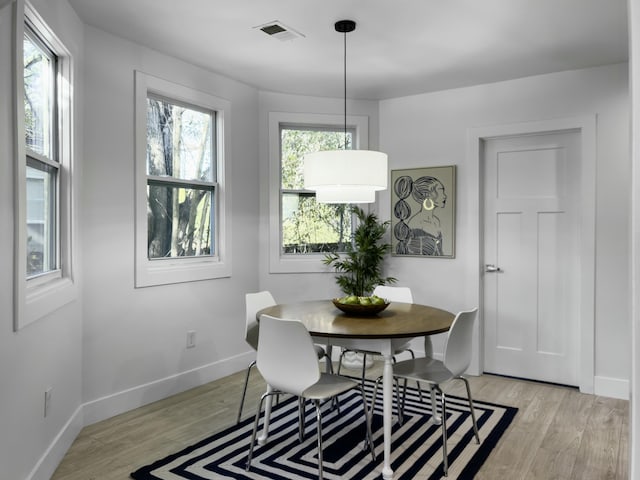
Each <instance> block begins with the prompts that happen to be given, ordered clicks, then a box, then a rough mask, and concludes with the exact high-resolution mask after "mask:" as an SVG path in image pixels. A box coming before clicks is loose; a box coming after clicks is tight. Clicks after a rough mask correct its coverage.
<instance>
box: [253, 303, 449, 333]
mask: <svg viewBox="0 0 640 480" xmlns="http://www.w3.org/2000/svg"><path fill="white" fill-rule="evenodd" d="M262 314H267V315H271V316H273V317H278V318H287V319H296V320H300V321H301V322H302V323H303V324H304V325H305V326H306V327H307V330H309V333H311V335H313V336H317V337H336V338H410V337H420V336H424V335H433V334H436V333H442V332H446V331H448V330H449V328H450V327H451V323H452V322H453V319H454V318H455V316H454V315H453V314H452V313H451V312H447V311H446V310H441V309H439V308H435V307H429V306H427V305H418V304H415V303H401V302H391V304H390V305H389V306H388V307H387V308H386V309H385V310H383V311H382V312H380V313H378V314H376V315H375V316H373V317H357V316H350V315H348V314H346V313H344V312H342V311H341V310H339V309H338V308H336V306H335V305H334V304H333V303H332V302H331V300H313V301H307V302H296V303H284V304H279V305H274V306H272V307H267V308H263V309H262V310H260V311H259V312H258V313H257V314H256V316H257V317H258V318H259V317H260V315H262Z"/></svg>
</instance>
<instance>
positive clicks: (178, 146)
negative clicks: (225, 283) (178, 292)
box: [136, 72, 230, 287]
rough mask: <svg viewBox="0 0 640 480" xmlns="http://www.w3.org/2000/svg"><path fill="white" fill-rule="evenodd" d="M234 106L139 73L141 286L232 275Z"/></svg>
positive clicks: (138, 283) (138, 258)
mask: <svg viewBox="0 0 640 480" xmlns="http://www.w3.org/2000/svg"><path fill="white" fill-rule="evenodd" d="M228 109H229V106H228V102H226V101H224V100H221V99H218V98H216V97H213V96H210V95H208V94H205V93H203V92H199V91H196V90H192V89H189V88H187V87H184V86H181V85H177V84H173V83H171V82H168V81H164V80H161V79H158V78H155V77H152V76H150V75H146V74H143V73H140V72H136V142H137V145H136V172H137V176H136V286H139V287H143V286H150V285H160V284H166V283H177V282H184V281H192V280H203V279H207V278H217V277H220V276H228V275H229V274H230V263H229V258H228V257H229V247H230V245H229V244H228V242H225V241H223V240H224V234H225V231H226V229H225V221H224V218H225V215H224V212H225V207H224V205H225V195H224V194H223V189H222V185H221V183H220V182H219V179H223V178H224V172H225V169H223V168H222V166H223V160H224V158H225V155H224V148H223V146H224V144H225V142H224V141H223V140H224V133H223V132H224V129H223V122H224V119H225V116H226V115H228Z"/></svg>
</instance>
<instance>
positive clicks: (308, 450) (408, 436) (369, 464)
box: [131, 381, 517, 480]
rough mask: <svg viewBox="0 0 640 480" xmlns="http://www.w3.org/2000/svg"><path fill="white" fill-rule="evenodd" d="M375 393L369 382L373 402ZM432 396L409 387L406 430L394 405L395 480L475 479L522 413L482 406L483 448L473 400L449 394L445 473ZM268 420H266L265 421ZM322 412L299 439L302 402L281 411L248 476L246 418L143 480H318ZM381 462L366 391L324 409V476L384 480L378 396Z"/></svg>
mask: <svg viewBox="0 0 640 480" xmlns="http://www.w3.org/2000/svg"><path fill="white" fill-rule="evenodd" d="M372 390H373V384H372V382H369V381H368V382H367V384H366V391H367V395H368V396H369V399H370V398H371V395H372ZM429 398H430V395H428V394H427V395H424V396H423V399H424V400H423V401H422V402H420V400H419V398H418V394H417V391H416V390H415V389H412V388H407V406H406V408H405V419H404V422H403V425H402V426H400V425H399V424H398V422H397V421H396V418H397V417H395V407H394V423H393V436H392V438H393V440H392V447H391V448H392V450H391V452H392V453H391V458H392V464H391V466H392V468H393V470H394V479H401V480H409V479H416V478H420V479H430V480H435V479H442V478H447V479H448V480H453V479H472V478H473V477H474V475H475V473H476V472H477V471H478V470H479V469H480V467H481V466H482V464H483V463H484V461H485V460H486V459H487V457H488V456H489V453H490V452H491V450H492V449H493V448H494V447H495V446H496V444H497V443H498V441H499V440H500V437H501V436H502V434H503V433H504V432H505V430H506V429H507V427H508V426H509V424H510V423H511V421H512V420H513V418H514V416H515V414H516V412H517V409H516V408H513V407H507V406H502V405H496V404H492V403H486V402H478V401H476V402H474V407H475V413H476V419H477V421H478V429H479V431H480V440H481V443H480V445H478V444H476V442H475V439H474V436H473V427H472V422H471V416H470V415H469V411H468V403H467V401H466V399H464V398H458V397H454V396H448V397H447V432H448V436H449V439H448V442H447V445H448V447H449V476H448V477H444V476H443V471H442V448H441V447H442V431H441V427H440V426H439V425H434V424H433V423H432V422H430V421H429V419H430V409H431V406H430V404H429ZM261 423H262V422H261ZM315 428H316V420H315V410H314V408H313V407H312V406H311V405H308V406H307V410H306V437H305V441H304V442H303V443H299V441H298V411H297V402H296V401H295V399H294V398H288V399H287V400H286V401H281V402H280V404H279V405H277V406H275V407H274V409H273V412H272V415H271V426H270V429H269V434H270V436H269V440H268V442H267V444H266V445H264V446H258V445H256V447H255V449H254V456H253V460H252V463H251V470H250V471H249V472H246V471H245V465H246V458H247V452H248V448H249V441H250V438H251V431H252V429H253V418H248V419H246V420H244V421H242V422H241V423H240V424H239V425H237V426H233V427H229V428H227V429H225V430H223V431H221V432H219V433H216V434H215V435H213V436H211V437H209V438H206V439H204V440H202V441H200V442H198V443H196V444H194V445H192V446H190V447H187V448H185V449H184V450H182V451H180V452H177V453H175V454H173V455H170V456H168V457H166V458H164V459H162V460H158V461H156V462H154V463H153V464H151V465H147V466H145V467H142V468H140V469H138V470H137V471H135V472H133V473H132V474H131V477H132V478H133V479H135V480H211V479H218V478H233V479H236V480H242V479H276V480H299V479H300V480H301V479H310V478H317V472H318V463H317V453H316V449H317V443H316V434H315V431H316V430H315ZM372 429H373V436H374V443H375V448H376V455H377V461H376V462H373V461H372V460H371V454H370V452H369V450H368V449H367V450H364V449H363V440H364V438H365V429H364V415H363V411H362V400H361V397H360V393H359V392H358V391H357V390H353V391H351V392H348V393H346V394H344V395H343V396H342V397H340V411H339V413H338V411H337V410H334V411H331V410H330V404H326V405H325V408H324V410H323V427H322V430H323V442H324V449H323V450H324V478H325V479H377V478H380V477H381V475H380V472H381V469H382V459H383V433H382V395H381V393H379V394H378V398H377V401H376V405H375V409H374V417H373V424H372Z"/></svg>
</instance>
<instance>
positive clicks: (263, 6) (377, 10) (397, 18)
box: [69, 0, 628, 99]
mask: <svg viewBox="0 0 640 480" xmlns="http://www.w3.org/2000/svg"><path fill="white" fill-rule="evenodd" d="M69 3H70V4H71V5H72V6H73V8H74V9H75V10H76V12H77V13H78V15H79V16H80V18H82V20H83V21H84V22H85V23H87V24H89V25H93V26H95V27H98V28H100V29H102V30H105V31H107V32H110V33H113V34H114V35H117V36H119V37H123V38H127V39H129V40H132V41H134V42H136V43H139V44H142V45H146V46H148V47H151V48H153V49H155V50H158V51H160V52H163V53H167V54H169V55H172V56H175V57H178V58H181V59H184V60H185V61H187V62H189V63H192V64H195V65H199V66H201V67H204V68H206V69H209V70H211V71H214V72H218V73H221V74H224V75H225V76H228V77H231V78H235V79H237V80H240V81H242V82H245V83H247V84H250V85H253V86H255V87H258V88H259V89H262V90H269V91H275V92H285V93H295V94H303V95H313V96H330V97H342V96H343V34H340V33H337V32H336V31H335V30H334V27H333V25H334V23H335V22H336V21H337V20H342V19H350V20H354V21H356V23H357V28H356V30H355V32H352V33H348V34H347V62H348V63H347V96H348V97H350V98H358V99H384V98H392V97H399V96H404V95H410V94H414V93H421V92H429V91H435V90H443V89H448V88H454V87H462V86H468V85H475V84H480V83H488V82H495V81H500V80H507V79H513V78H518V77H524V76H529V75H536V74H542V73H549V72H556V71H562V70H572V69H579V68H585V67H591V66H597V65H604V64H610V63H618V62H624V61H627V59H628V46H627V8H626V6H627V1H626V0H395V1H394V0H315V1H312V0H180V1H177V0H69ZM273 20H278V21H280V22H281V23H283V24H285V25H286V26H288V27H291V28H293V29H294V30H297V31H298V32H300V33H302V34H303V35H304V37H302V38H296V39H294V40H290V41H284V42H283V41H281V40H278V39H276V38H273V37H269V36H268V35H266V34H265V33H263V32H262V31H260V30H259V29H257V28H254V27H256V26H260V25H264V24H266V23H269V22H271V21H273Z"/></svg>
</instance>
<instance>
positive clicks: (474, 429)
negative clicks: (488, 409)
mask: <svg viewBox="0 0 640 480" xmlns="http://www.w3.org/2000/svg"><path fill="white" fill-rule="evenodd" d="M458 378H459V379H460V380H462V381H463V382H464V385H465V386H466V387H467V398H468V399H469V410H470V411H471V420H473V433H474V434H475V436H476V442H477V443H478V444H480V434H479V433H478V424H477V423H476V414H475V412H474V410H473V399H472V398H471V388H470V387H469V380H467V379H466V378H464V377H458Z"/></svg>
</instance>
